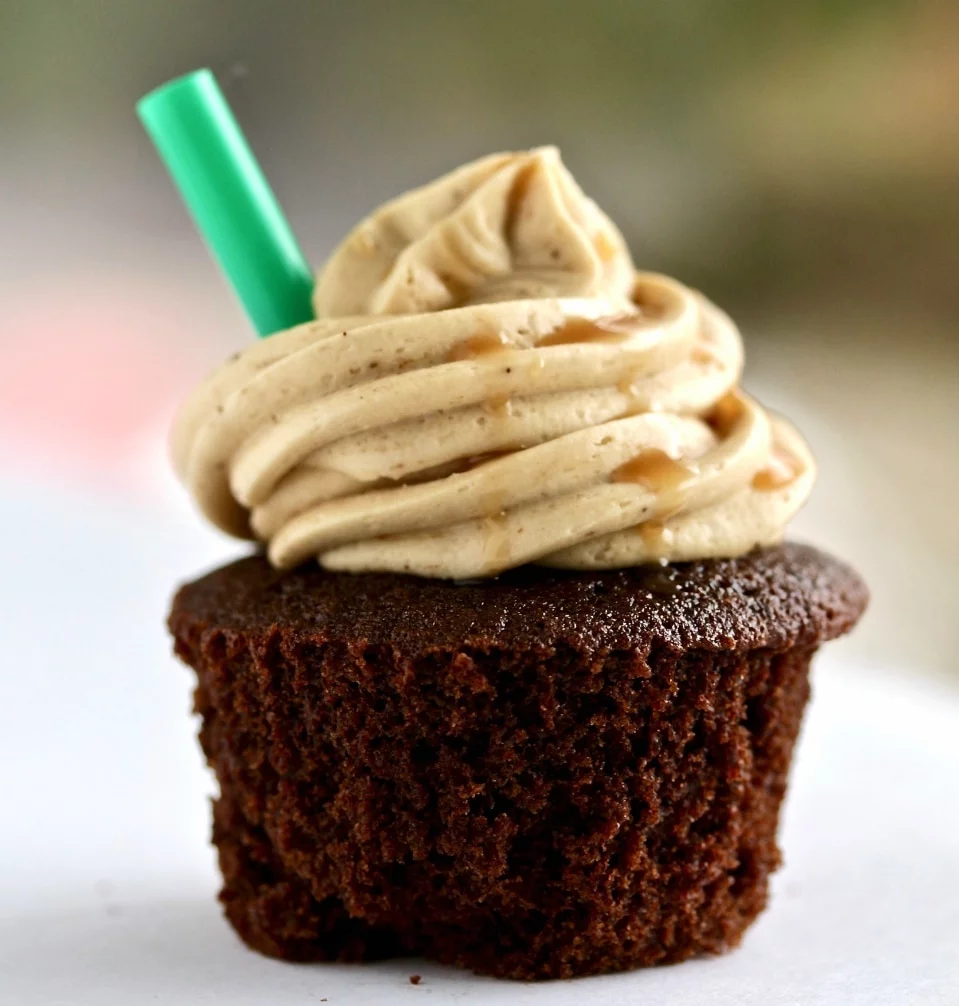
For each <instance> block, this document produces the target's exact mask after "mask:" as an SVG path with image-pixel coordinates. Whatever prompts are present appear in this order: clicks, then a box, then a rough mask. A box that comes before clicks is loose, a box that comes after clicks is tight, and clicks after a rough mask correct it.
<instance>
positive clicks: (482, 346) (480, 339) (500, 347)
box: [446, 332, 510, 363]
mask: <svg viewBox="0 0 959 1006" xmlns="http://www.w3.org/2000/svg"><path fill="white" fill-rule="evenodd" d="M509 348H510V344H509V340H508V339H507V338H506V336H505V335H504V334H503V333H502V332H478V333H477V334H476V335H471V336H470V337H469V338H468V339H464V340H463V341H462V342H458V343H457V344H456V345H455V346H453V348H452V349H451V350H450V351H449V352H448V353H447V354H446V362H447V363H458V362H459V361H460V360H475V359H476V358H477V357H479V356H490V355H491V354H492V353H503V352H505V351H506V350H508V349H509Z"/></svg>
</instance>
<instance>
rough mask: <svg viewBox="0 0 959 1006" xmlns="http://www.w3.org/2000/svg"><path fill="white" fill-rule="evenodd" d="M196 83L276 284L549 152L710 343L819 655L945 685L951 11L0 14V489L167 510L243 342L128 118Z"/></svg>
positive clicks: (697, 4)
mask: <svg viewBox="0 0 959 1006" xmlns="http://www.w3.org/2000/svg"><path fill="white" fill-rule="evenodd" d="M204 65H208V66H210V67H212V68H213V70H214V71H215V72H216V73H217V75H218V76H219V78H220V80H221V82H222V83H223V85H224V87H225V89H226V92H227V95H228V97H229V99H230V101H231V103H232V104H233V106H234V108H235V111H236V113H237V115H238V118H239V119H240V121H241V123H242V124H243V126H244V129H245V130H246V132H247V134H248V136H249V137H250V140H251V143H252V145H253V147H254V149H255V150H256V151H257V153H258V155H259V157H260V159H261V161H262V163H263V165H264V167H265V169H266V172H267V174H268V176H269V177H270V179H271V180H272V182H273V184H274V187H275V189H276V190H277V193H278V195H279V196H280V199H281V202H282V203H283V205H284V207H285V208H286V210H287V213H288V215H289V216H290V218H291V220H292V222H293V225H294V228H295V230H296V231H297V233H298V235H299V236H300V240H301V243H302V245H303V246H304V249H305V251H306V252H307V254H308V256H309V257H310V258H311V259H312V260H313V261H315V262H316V263H317V264H320V263H321V262H322V260H323V259H324V257H325V256H326V254H327V253H328V252H329V251H330V249H331V248H332V246H333V245H334V243H335V242H336V241H337V240H338V239H339V237H341V236H342V234H343V233H344V232H345V231H346V230H347V229H348V228H349V227H350V226H351V225H352V224H353V223H355V222H356V221H357V220H358V219H359V217H360V216H362V215H363V214H364V213H365V212H366V211H367V210H369V209H370V208H372V207H373V206H375V205H376V204H377V203H379V202H381V201H382V200H384V199H386V198H388V197H390V196H392V195H394V194H396V193H397V192H399V191H400V190H402V189H404V188H407V187H409V186H412V185H415V184H418V183H422V182H424V181H427V180H429V179H430V178H432V177H434V176H436V175H438V174H439V173H441V172H443V171H445V170H447V169H450V168H452V167H453V166H455V165H457V164H458V163H461V162H463V161H465V160H467V159H470V158H473V157H476V156H478V155H481V154H483V153H486V152H489V151H491V150H495V149H505V148H514V147H524V146H530V145H535V144H541V143H557V144H559V145H560V147H561V148H562V150H563V153H564V157H565V160H566V162H567V164H568V165H569V166H570V168H571V169H572V171H573V172H574V174H575V175H576V176H577V178H578V179H579V180H580V182H581V184H582V185H583V187H584V188H585V189H586V191H587V192H589V193H590V194H591V195H592V196H594V197H595V198H596V200H597V201H598V202H599V203H600V205H602V206H603V207H604V208H605V209H606V210H607V211H608V212H609V213H610V214H611V215H612V216H613V217H614V219H616V220H617V222H618V223H619V224H620V226H621V227H622V229H623V230H624V232H625V233H626V236H627V238H628V239H629V241H630V243H631V246H632V248H633V252H634V256H635V258H636V260H637V262H638V263H639V264H640V266H641V267H643V268H649V269H659V270H663V271H667V272H670V273H674V274H676V275H678V276H679V277H680V278H681V279H683V280H685V281H686V282H689V283H691V284H693V285H696V286H699V287H701V288H702V289H703V290H704V291H705V292H706V293H708V294H709V295H710V296H711V297H713V298H714V299H715V300H717V301H718V302H719V303H721V304H722V305H723V306H724V307H726V308H727V309H728V310H729V311H730V312H731V313H732V314H733V315H734V317H736V318H737V320H739V322H740V323H741V326H742V328H743V331H744V334H745V336H746V343H747V355H748V361H749V363H748V371H747V383H748V384H749V385H750V387H751V388H752V389H753V390H755V391H757V392H758V393H759V394H760V396H761V397H763V398H764V399H765V400H766V401H767V402H768V403H769V404H771V405H772V406H774V407H777V408H781V409H782V411H784V412H788V413H790V414H791V415H792V416H793V417H794V418H795V419H796V420H797V422H798V423H799V425H800V426H801V427H802V428H803V429H804V431H805V432H806V433H807V434H808V436H809V439H810V440H811V442H812V445H813V448H814V450H815V452H816V453H817V456H818V457H819V458H820V461H821V465H822V473H821V476H820V484H819V487H818V489H817V492H816V495H815V498H814V500H813V502H812V503H811V504H810V505H809V507H808V508H807V510H806V511H805V512H804V514H803V516H802V517H801V519H800V521H799V522H798V523H797V534H798V535H799V536H802V537H808V538H812V539H814V540H816V541H817V542H819V543H821V544H823V545H825V546H827V547H829V548H832V549H834V550H835V551H837V552H839V553H840V554H842V555H844V556H846V557H848V558H849V559H851V560H852V561H853V562H854V563H855V564H856V565H858V566H859V567H860V568H861V569H862V570H863V572H864V573H865V574H866V576H867V578H868V579H869V580H870V581H871V583H872V585H873V587H874V592H875V602H874V606H873V609H872V615H871V617H870V618H869V619H868V620H867V622H866V623H865V625H864V627H863V629H862V631H861V632H860V634H859V635H858V636H856V637H853V640H852V641H850V642H849V643H848V644H843V645H848V646H849V647H850V650H849V652H850V654H853V653H858V654H861V655H863V656H864V657H868V658H870V659H876V658H880V659H884V660H892V661H897V662H900V663H902V662H911V663H914V664H916V665H919V666H922V667H924V668H930V669H933V670H940V671H941V670H944V671H947V672H953V673H959V657H957V647H956V644H957V642H959V639H957V635H959V632H957V628H956V626H957V621H959V601H957V596H959V591H957V589H956V582H957V575H959V531H957V521H956V516H955V515H956V499H957V495H959V492H957V491H959V464H957V456H959V455H957V451H956V446H955V440H956V435H957V433H959V338H957V332H956V322H957V318H959V283H957V276H959V198H957V191H959V186H957V182H959V114H957V108H959V4H957V3H956V2H955V0H913V2H904V0H832V2H829V0H812V2H803V3H783V2H773V0H735V2H734V0H729V2H722V0H660V2H643V0H633V2H625V0H621V2H616V0H593V2H590V3H586V2H559V0H553V2H543V0H525V2H524V0H513V2H506V0H485V2H475V3H471V2H453V0H448V2H445V3H444V2H427V0H404V2H398V0H397V2H393V3H389V2H386V0H381V2H374V0H340V2H335V0H330V2H322V0H312V2H306V0H304V2H297V3H292V2H282V0H280V2H265V0H259V2H252V0H229V2H227V0H196V2H187V0H164V2H161V0H99V2H96V0H20V2H18V0H0V233H2V235H3V241H2V245H0V256H2V259H0V265H2V269H0V340H2V341H3V347H4V352H5V359H6V364H5V366H4V367H3V368H2V373H0V419H2V420H3V423H2V426H3V429H4V432H3V433H2V434H0V461H2V463H3V466H4V471H5V473H6V474H5V476H4V477H5V478H7V479H18V480H21V481H23V480H27V481H30V480H32V481H34V482H36V483H37V484H38V485H44V486H47V487H50V486H54V487H56V486H60V485H61V484H62V483H63V482H64V480H66V481H72V482H77V483H79V482H82V483H84V484H91V485H92V484H94V483H95V484H96V485H97V486H98V487H99V489H101V490H103V491H105V492H110V493H113V494H119V495H126V496H130V497H135V498H137V499H139V500H141V501H144V502H145V504H146V505H149V506H158V507H160V508H162V507H166V506H173V505H175V504H173V503H172V500H173V498H174V497H173V494H174V492H175V490H173V489H172V488H170V487H169V485H168V482H167V481H165V480H167V475H166V468H165V463H164V460H163V450H162V441H163V436H164V429H165V426H166V424H167V422H168V418H169V415H170V413H171V412H172V409H173V408H174V405H175V402H176V400H177V399H178V398H179V397H180V396H181V395H182V394H183V393H184V391H185V390H186V389H187V388H188V387H189V386H190V384H191V383H192V382H193V381H194V380H196V378H197V377H198V376H199V375H200V374H201V373H202V372H204V371H205V370H206V369H208V368H209V367H211V366H213V365H215V364H216V363H217V362H218V361H219V360H221V359H222V358H223V356H224V355H225V354H226V353H227V352H230V351H232V350H234V349H236V348H238V347H239V346H241V345H243V344H245V342H246V341H247V340H248V339H249V338H250V337H251V336H250V333H249V330H248V328H247V326H246V323H245V321H244V319H243V317H242V314H241V312H240V309H239V307H238V306H237V305H236V304H235V303H234V302H233V300H232V299H231V296H230V294H229V293H228V291H227V290H226V287H225V285H224V283H223V282H222V281H221V280H220V278H219V277H218V275H217V273H216V270H215V267H214V266H213V264H212V263H211V262H210V260H209V259H208V257H207V255H206V252H205V250H204V248H203V247H202V245H201V243H200V241H199V240H198V239H197V237H196V235H195V233H194V231H193V229H192V226H191V224H190V222H189V220H188V218H187V216H186V214H185V212H184V211H183V210H182V208H181V206H180V205H179V203H178V201H177V199H176V197H175V195H174V193H173V190H172V187H171V185H170V183H169V182H168V180H167V178H166V177H165V175H164V173H163V170H162V168H161V167H160V165H159V162H158V160H157V158H156V156H155V154H154V152H153V150H152V148H151V147H150V145H149V142H148V141H147V139H146V137H145V136H144V135H143V134H142V132H141V130H140V127H139V125H138V123H137V121H136V118H135V116H134V113H133V105H134V102H135V100H136V99H137V98H138V97H139V96H140V95H141V94H143V93H144V92H146V91H147V90H149V89H151V88H152V87H154V86H156V85H157V84H159V83H162V82H163V81H164V80H166V79H168V78H170V77H172V76H175V75H177V74H179V73H183V72H185V71H188V70H191V69H194V68H196V67H198V66H204Z"/></svg>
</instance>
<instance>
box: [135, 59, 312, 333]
mask: <svg viewBox="0 0 959 1006" xmlns="http://www.w3.org/2000/svg"><path fill="white" fill-rule="evenodd" d="M137 113H138V114H139V116H140V120H141V122H142V123H143V125H144V128H145V129H146V131H147V132H148V133H149V134H150V136H151V138H152V139H153V142H154V143H155V144H156V148H157V150H158V151H159V152H160V157H161V158H162V159H163V162H164V163H165V164H166V166H167V169H168V170H169V172H170V174H171V176H172V177H173V181H174V183H175V184H176V186H177V188H178V189H179V191H180V195H181V196H182V197H183V200H184V202H185V203H186V205H187V207H188V209H189V210H190V213H191V214H192V215H193V219H194V220H195V222H196V225H197V228H198V229H199V231H200V233H201V234H202V235H203V237H204V238H205V239H206V242H207V244H208V245H209V247H210V250H211V251H212V253H213V256H214V258H215V259H216V260H217V261H218V262H219V263H220V266H221V267H222V269H223V271H224V272H225V273H226V276H227V279H229V281H230V283H231V284H232V285H233V289H234V290H235V291H236V293H237V294H238V296H239V298H240V300H241V301H242V303H243V306H244V308H245V309H246V312H247V314H248V315H249V316H250V319H251V320H252V322H253V324H254V326H255V327H256V330H257V332H259V334H260V335H270V334H271V333H272V332H276V331H279V330H280V329H283V328H289V327H290V326H291V325H298V324H300V323H301V322H304V321H309V320H310V319H312V318H313V305H312V302H311V295H312V293H313V276H312V273H311V272H310V269H309V267H308V266H307V264H306V260H305V259H304V258H303V253H302V252H301V251H300V248H299V245H298V244H297V242H296V238H295V237H294V236H293V232H292V230H290V225H289V224H288V223H287V222H286V218H285V217H284V216H283V211H282V210H281V209H280V205H279V203H278V202H277V201H276V196H274V195H273V191H272V189H271V188H270V186H269V183H268V182H267V180H266V178H265V177H264V175H263V172H262V171H261V170H260V166H259V164H257V162H256V159H255V158H254V156H253V153H252V152H251V150H250V148H249V146H248V145H247V142H246V140H245V139H244V137H243V134H242V132H241V131H240V127H239V126H238V125H237V122H236V119H235V118H234V117H233V113H232V112H231V111H230V107H229V105H227V103H226V99H225V98H224V97H223V92H222V91H221V90H220V88H219V87H218V85H217V82H216V79H215V78H214V76H213V74H212V73H211V72H210V71H209V70H197V71H196V72H195V73H190V74H187V75H186V76H185V77H179V78H178V79H176V80H172V81H170V82H169V83H168V84H164V85H163V86H162V87H159V88H157V89H156V90H155V91H152V92H151V93H150V94H148V95H146V97H144V98H142V99H141V100H140V101H139V102H138V103H137Z"/></svg>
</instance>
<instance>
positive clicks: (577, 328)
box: [536, 313, 641, 348]
mask: <svg viewBox="0 0 959 1006" xmlns="http://www.w3.org/2000/svg"><path fill="white" fill-rule="evenodd" d="M640 320H641V319H640V318H639V317H638V316H637V315H635V314H626V313H624V314H614V315H610V317H608V318H598V319H596V320H594V319H592V318H569V319H568V320H567V321H566V322H565V324H563V325H560V327H559V328H557V329H554V330H553V331H552V332H550V333H549V335H546V336H543V338H542V339H540V340H539V342H537V343H536V345H537V348H539V347H542V346H571V345H576V344H578V343H595V342H607V343H621V342H626V341H627V340H628V339H629V338H630V337H631V336H632V335H633V334H634V333H635V331H636V326H637V322H639V321H640Z"/></svg>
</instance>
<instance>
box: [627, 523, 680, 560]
mask: <svg viewBox="0 0 959 1006" xmlns="http://www.w3.org/2000/svg"><path fill="white" fill-rule="evenodd" d="M636 532H637V533H638V534H639V536H640V537H641V538H642V539H643V544H644V545H645V546H646V548H647V549H649V553H650V555H651V556H653V558H657V557H659V556H662V555H668V554H669V549H670V548H671V546H672V544H673V541H674V540H675V538H676V535H675V534H674V533H673V530H672V528H669V527H666V525H665V524H664V523H663V522H662V521H661V520H648V521H646V522H645V523H643V524H637V525H636Z"/></svg>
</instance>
